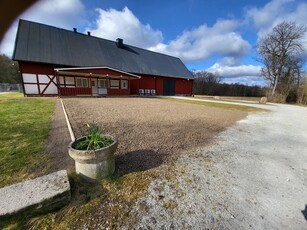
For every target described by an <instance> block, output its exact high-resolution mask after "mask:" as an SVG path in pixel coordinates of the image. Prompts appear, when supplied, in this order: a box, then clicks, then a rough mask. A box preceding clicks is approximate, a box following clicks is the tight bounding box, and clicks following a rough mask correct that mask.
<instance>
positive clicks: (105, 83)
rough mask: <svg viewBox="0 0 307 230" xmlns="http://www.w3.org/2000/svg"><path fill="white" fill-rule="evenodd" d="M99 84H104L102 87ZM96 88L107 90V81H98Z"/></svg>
mask: <svg viewBox="0 0 307 230" xmlns="http://www.w3.org/2000/svg"><path fill="white" fill-rule="evenodd" d="M101 82H103V83H104V86H101ZM98 88H101V89H106V88H107V81H106V80H105V79H98Z"/></svg>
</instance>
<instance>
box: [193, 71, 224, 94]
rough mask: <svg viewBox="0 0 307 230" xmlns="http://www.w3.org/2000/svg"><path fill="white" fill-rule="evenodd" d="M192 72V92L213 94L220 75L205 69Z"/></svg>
mask: <svg viewBox="0 0 307 230" xmlns="http://www.w3.org/2000/svg"><path fill="white" fill-rule="evenodd" d="M193 74H194V77H195V79H194V83H193V92H194V93H195V94H202V95H213V94H214V90H215V89H216V88H217V86H218V85H219V83H220V81H221V79H220V77H218V76H217V75H215V74H213V73H210V72H207V71H200V72H194V73H193Z"/></svg>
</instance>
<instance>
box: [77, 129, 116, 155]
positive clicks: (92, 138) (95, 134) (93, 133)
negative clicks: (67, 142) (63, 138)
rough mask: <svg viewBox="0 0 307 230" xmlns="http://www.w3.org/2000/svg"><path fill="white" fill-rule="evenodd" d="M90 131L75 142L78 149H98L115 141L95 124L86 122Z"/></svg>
mask: <svg viewBox="0 0 307 230" xmlns="http://www.w3.org/2000/svg"><path fill="white" fill-rule="evenodd" d="M86 126H87V128H88V133H87V135H86V136H85V138H84V139H81V140H78V141H76V142H75V144H74V145H73V147H74V148H75V149H78V150H96V149H100V148H104V147H107V146H110V145H111V144H112V143H113V142H114V141H113V140H112V138H111V137H109V136H105V135H103V133H102V131H101V130H100V129H99V127H98V126H97V125H95V124H93V125H89V124H86Z"/></svg>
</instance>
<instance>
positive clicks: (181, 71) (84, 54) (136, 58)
mask: <svg viewBox="0 0 307 230" xmlns="http://www.w3.org/2000/svg"><path fill="white" fill-rule="evenodd" d="M13 59H14V60H17V61H29V62H39V63H50V64H55V65H60V66H71V67H93V66H108V67H111V68H115V69H118V70H122V71H125V72H129V73H135V74H149V75H158V76H167V77H179V78H187V79H191V78H193V76H192V74H191V73H190V72H189V70H188V69H187V68H186V66H185V65H184V64H183V63H182V61H181V60H180V59H179V58H176V57H172V56H169V55H165V54H161V53H157V52H153V51H149V50H145V49H141V48H138V47H134V46H130V45H126V44H124V46H123V47H122V48H118V47H117V46H116V42H115V41H110V40H106V39H102V38H98V37H94V36H89V35H85V34H81V33H78V32H73V31H69V30H64V29H60V28H56V27H53V26H48V25H43V24H40V23H35V22H30V21H25V20H20V21H19V26H18V32H17V37H16V42H15V50H14V54H13Z"/></svg>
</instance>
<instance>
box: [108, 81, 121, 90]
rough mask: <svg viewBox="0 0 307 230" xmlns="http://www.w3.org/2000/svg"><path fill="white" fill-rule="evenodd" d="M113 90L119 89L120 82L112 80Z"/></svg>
mask: <svg viewBox="0 0 307 230" xmlns="http://www.w3.org/2000/svg"><path fill="white" fill-rule="evenodd" d="M110 88H111V89H119V80H110Z"/></svg>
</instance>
